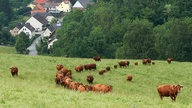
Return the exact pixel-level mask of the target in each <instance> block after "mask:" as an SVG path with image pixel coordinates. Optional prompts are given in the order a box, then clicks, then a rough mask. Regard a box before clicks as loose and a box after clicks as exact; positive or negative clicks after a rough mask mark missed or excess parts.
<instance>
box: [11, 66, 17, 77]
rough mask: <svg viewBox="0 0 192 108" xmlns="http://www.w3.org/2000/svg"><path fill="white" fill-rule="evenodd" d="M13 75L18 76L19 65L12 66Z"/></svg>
mask: <svg viewBox="0 0 192 108" xmlns="http://www.w3.org/2000/svg"><path fill="white" fill-rule="evenodd" d="M10 69H11V75H12V76H18V67H11V68H10Z"/></svg>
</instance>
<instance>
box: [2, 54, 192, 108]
mask: <svg viewBox="0 0 192 108" xmlns="http://www.w3.org/2000/svg"><path fill="white" fill-rule="evenodd" d="M118 61H120V60H119V59H102V60H101V62H95V61H94V60H92V59H90V58H84V59H82V58H63V57H48V56H27V55H19V54H5V53H0V87H1V88H0V108H12V107H16V108H63V107H69V108H98V107H99V108H191V107H192V104H191V100H192V94H191V91H192V83H191V73H192V71H191V70H192V63H190V62H176V61H173V62H172V63H171V64H168V63H167V62H166V61H158V60H155V61H154V62H155V65H146V66H144V65H142V64H141V62H142V60H129V61H130V66H129V67H126V68H119V67H118V68H117V69H114V68H113V66H114V64H117V63H118ZM134 62H138V63H139V64H138V66H135V65H134ZM59 63H61V64H63V65H64V67H66V68H68V69H71V70H72V76H73V80H74V81H79V82H82V83H83V84H88V82H87V81H86V76H87V75H90V74H91V75H93V76H94V81H93V84H98V83H102V84H107V85H112V86H113V91H112V92H111V93H106V94H102V93H94V92H83V93H80V92H78V91H72V90H68V89H66V88H63V87H61V86H57V85H56V84H55V82H54V78H55V74H56V72H57V70H56V65H57V64H59ZM87 63H96V64H97V69H96V70H95V71H83V72H81V73H77V72H75V70H74V67H75V66H76V65H79V64H87ZM11 66H17V67H18V68H19V76H18V77H15V78H14V77H12V76H11V73H10V69H9V68H10V67H11ZM106 66H110V67H111V71H109V72H107V73H104V75H102V76H101V75H99V74H98V71H99V70H102V69H105V67H106ZM127 74H132V76H133V80H132V81H131V82H128V81H126V75H127ZM165 83H166V84H167V83H170V84H181V85H183V86H184V88H183V89H182V90H181V93H180V94H178V97H177V100H176V102H172V101H171V99H170V98H164V99H163V100H160V98H159V96H158V93H157V89H156V88H157V85H158V84H165Z"/></svg>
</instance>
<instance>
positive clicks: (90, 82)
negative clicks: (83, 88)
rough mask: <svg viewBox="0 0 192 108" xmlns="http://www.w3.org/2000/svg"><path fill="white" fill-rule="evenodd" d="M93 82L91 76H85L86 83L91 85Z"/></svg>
mask: <svg viewBox="0 0 192 108" xmlns="http://www.w3.org/2000/svg"><path fill="white" fill-rule="evenodd" d="M93 80H94V77H93V76H92V75H88V76H87V82H88V83H89V84H92V83H93Z"/></svg>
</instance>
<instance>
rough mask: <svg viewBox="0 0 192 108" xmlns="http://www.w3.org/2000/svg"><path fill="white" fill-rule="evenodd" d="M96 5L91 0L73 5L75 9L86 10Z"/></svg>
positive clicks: (79, 1)
mask: <svg viewBox="0 0 192 108" xmlns="http://www.w3.org/2000/svg"><path fill="white" fill-rule="evenodd" d="M94 4H95V3H94V2H92V1H91V0H77V1H76V2H75V4H74V5H73V9H81V10H85V9H86V8H87V6H88V5H94Z"/></svg>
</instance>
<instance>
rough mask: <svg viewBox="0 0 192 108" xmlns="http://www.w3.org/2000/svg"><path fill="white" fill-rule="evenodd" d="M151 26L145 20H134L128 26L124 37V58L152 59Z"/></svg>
mask: <svg viewBox="0 0 192 108" xmlns="http://www.w3.org/2000/svg"><path fill="white" fill-rule="evenodd" d="M152 28H153V24H152V23H150V22H149V21H147V20H139V19H136V20H134V21H133V22H132V23H130V24H129V25H128V30H127V32H126V34H125V36H124V47H125V57H126V56H128V58H135V59H136V58H140V59H141V58H151V57H152V58H153V56H154V55H153V52H154V40H155V37H154V36H153V30H152Z"/></svg>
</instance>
